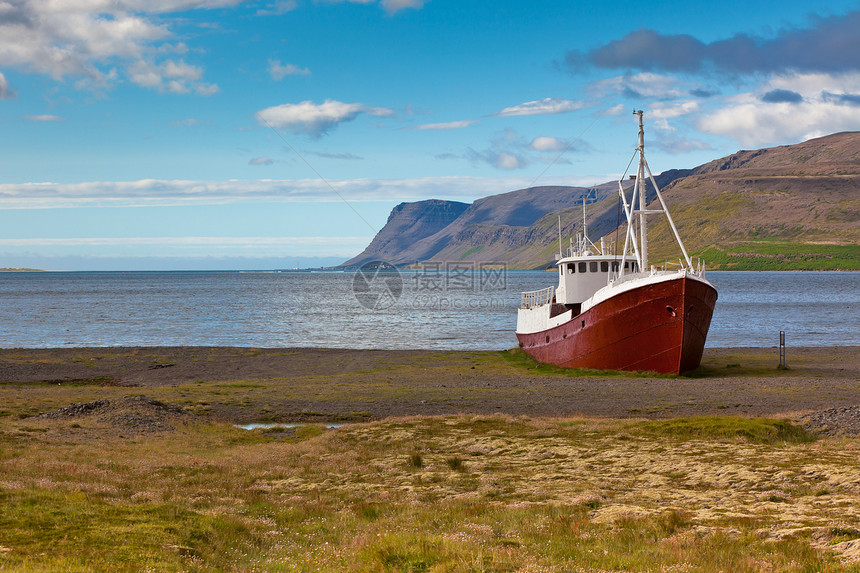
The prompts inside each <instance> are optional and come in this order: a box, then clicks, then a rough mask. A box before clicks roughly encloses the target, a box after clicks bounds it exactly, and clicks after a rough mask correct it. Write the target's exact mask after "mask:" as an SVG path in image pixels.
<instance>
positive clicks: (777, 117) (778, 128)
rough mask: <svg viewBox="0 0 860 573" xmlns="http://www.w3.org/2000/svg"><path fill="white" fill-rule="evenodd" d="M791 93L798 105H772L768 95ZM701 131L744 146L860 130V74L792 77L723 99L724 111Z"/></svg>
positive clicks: (702, 123)
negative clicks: (766, 97) (775, 92)
mask: <svg viewBox="0 0 860 573" xmlns="http://www.w3.org/2000/svg"><path fill="white" fill-rule="evenodd" d="M780 89H785V90H791V91H792V92H795V93H798V94H800V95H802V96H803V97H802V100H801V101H798V102H778V103H768V102H766V101H763V99H762V98H763V96H764V94H767V93H770V92H772V91H773V90H780ZM698 127H699V129H701V130H702V131H705V132H708V133H713V134H717V135H724V136H727V137H730V138H732V139H734V140H736V141H737V142H739V143H740V144H741V145H743V146H746V147H762V146H767V145H777V144H784V143H786V142H798V141H805V140H807V139H811V138H813V137H820V136H823V135H828V134H830V133H834V132H840V131H850V130H860V74H844V75H838V76H829V75H826V74H790V75H784V76H778V77H774V78H772V79H770V80H769V81H768V82H766V83H764V84H762V85H761V86H759V87H758V89H757V90H756V91H753V92H748V93H744V94H740V95H737V96H732V97H729V98H726V99H725V100H724V107H722V108H721V109H718V110H716V111H714V112H711V113H708V114H706V115H704V116H703V117H702V118H701V119H700V120H699V121H698Z"/></svg>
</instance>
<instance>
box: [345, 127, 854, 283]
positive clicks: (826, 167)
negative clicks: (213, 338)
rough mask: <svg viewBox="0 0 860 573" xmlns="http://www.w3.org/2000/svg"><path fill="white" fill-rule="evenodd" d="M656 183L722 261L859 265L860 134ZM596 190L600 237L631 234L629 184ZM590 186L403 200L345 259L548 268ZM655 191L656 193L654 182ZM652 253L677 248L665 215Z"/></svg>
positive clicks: (694, 238) (593, 217) (595, 225)
mask: <svg viewBox="0 0 860 573" xmlns="http://www.w3.org/2000/svg"><path fill="white" fill-rule="evenodd" d="M655 180H656V181H657V184H658V186H659V187H660V189H661V191H662V192H663V194H664V198H665V199H666V201H667V203H668V204H669V208H670V211H671V212H672V215H673V218H674V220H675V222H676V225H677V226H678V228H679V232H680V234H681V236H682V238H683V240H684V243H685V245H686V246H687V249H688V251H690V252H691V253H692V254H704V255H705V257H706V259H707V260H710V261H711V262H712V263H713V265H715V266H718V267H721V268H759V267H760V266H762V265H763V266H764V268H774V267H773V265H774V264H776V263H778V264H779V265H782V266H777V267H775V268H795V267H796V268H810V267H809V265H812V267H815V265H816V264H818V265H823V268H855V267H856V268H858V269H860V249H858V248H857V246H858V244H860V133H858V132H846V133H837V134H834V135H830V136H826V137H822V138H817V139H812V140H809V141H806V142H803V143H800V144H796V145H787V146H780V147H774V148H767V149H759V150H743V151H738V152H737V153H734V154H732V155H730V156H727V157H723V158H720V159H716V160H714V161H711V162H709V163H706V164H704V165H700V166H699V167H696V168H694V169H671V170H667V171H664V172H662V173H661V174H660V175H658V176H656V177H655ZM631 184H632V182H629V181H628V182H625V185H628V186H629V185H631ZM595 187H596V189H597V193H596V202H595V203H594V204H593V205H589V206H588V209H587V213H588V215H587V220H586V224H587V226H588V233H589V236H590V237H591V238H592V240H599V238H600V237H602V236H606V237H607V238H608V240H611V239H612V238H613V237H615V236H618V238H619V241H623V238H624V234H623V231H624V224H623V220H624V216H623V214H622V213H621V212H620V210H619V207H618V199H617V198H618V193H617V189H618V182H617V181H612V182H608V183H603V184H601V185H597V186H595ZM588 190H589V188H583V187H561V186H552V187H550V186H544V187H532V188H528V189H520V190H517V191H511V192H508V193H502V194H499V195H492V196H489V197H484V198H482V199H478V200H477V201H475V202H474V203H472V204H471V205H469V204H466V203H460V202H456V201H441V200H429V201H419V202H415V203H401V204H400V205H398V206H397V207H395V208H394V209H393V210H392V212H391V215H390V216H389V219H388V222H387V223H386V225H385V227H383V229H382V230H381V231H380V232H379V233H378V234H377V236H376V237H375V238H374V239H373V241H372V242H371V243H370V245H368V247H367V248H366V249H365V250H364V251H363V252H362V253H361V254H360V255H358V256H357V257H355V258H353V259H351V260H349V261H347V262H346V263H344V265H360V264H362V263H364V262H367V261H370V260H375V259H381V260H385V261H387V262H390V263H393V264H397V265H406V264H412V263H416V262H422V261H438V262H443V261H469V262H505V263H507V264H508V266H509V268H542V267H545V266H547V265H550V264H552V262H553V260H554V258H555V254H556V253H557V252H558V246H559V241H558V235H559V225H558V221H559V217H561V235H562V243H563V244H566V243H567V242H568V241H569V239H570V238H572V237H574V236H575V235H576V233H577V232H579V231H580V230H581V229H582V197H583V196H584V195H585V194H586V193H588ZM648 191H649V192H648V196H649V201H650V200H651V199H653V198H654V197H655V193H654V191H653V188H652V186H651V185H650V184H649V185H648ZM619 224H620V226H619ZM823 245H829V246H827V247H825V246H823ZM852 247H853V248H852ZM649 250H650V252H651V254H652V262H656V261H658V260H659V259H660V258H662V257H666V258H676V257H677V255H676V251H677V248H676V247H675V246H674V242H673V239H672V237H671V234H670V233H669V231H668V228H667V227H666V224H665V223H663V222H658V221H656V220H655V223H654V225H653V227H652V229H649ZM846 257H847V258H846ZM810 261H812V262H811V263H810ZM750 265H752V266H750ZM756 265H758V266H756ZM768 265H770V266H768ZM804 265H806V266H804ZM815 268H817V267H815Z"/></svg>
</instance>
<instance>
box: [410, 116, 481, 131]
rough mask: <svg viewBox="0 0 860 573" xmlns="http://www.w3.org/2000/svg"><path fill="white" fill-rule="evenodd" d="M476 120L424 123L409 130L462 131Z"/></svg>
mask: <svg viewBox="0 0 860 573" xmlns="http://www.w3.org/2000/svg"><path fill="white" fill-rule="evenodd" d="M477 121H478V120H476V119H464V120H460V121H448V122H445V123H425V124H424V125H416V126H415V127H412V128H410V129H420V130H425V129H426V130H436V129H438V130H446V129H463V128H464V127H469V126H470V125H472V124H473V123H476V122H477Z"/></svg>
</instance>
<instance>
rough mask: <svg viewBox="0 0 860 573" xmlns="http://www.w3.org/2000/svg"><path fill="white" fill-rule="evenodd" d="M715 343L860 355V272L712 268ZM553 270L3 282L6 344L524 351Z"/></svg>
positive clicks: (109, 276) (4, 276) (5, 276)
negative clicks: (522, 324) (530, 305)
mask: <svg viewBox="0 0 860 573" xmlns="http://www.w3.org/2000/svg"><path fill="white" fill-rule="evenodd" d="M708 279H709V280H710V281H711V282H712V283H713V284H714V285H715V286H716V288H717V290H718V292H719V300H718V301H717V306H716V309H715V312H714V317H713V321H712V323H711V330H710V334H709V335H708V341H707V346H709V347H727V346H764V347H768V346H775V345H777V344H778V342H779V331H780V330H784V331H785V333H786V342H787V344H788V345H789V346H831V345H860V273H843V272H826V273H817V272H797V273H782V272H755V273H746V272H722V273H720V272H711V273H709V274H708ZM555 282H556V276H555V274H554V273H544V272H536V271H504V270H499V269H491V268H488V269H484V268H481V267H479V266H476V267H474V268H470V267H468V266H465V267H462V268H460V269H459V270H458V269H444V270H442V269H436V270H435V271H433V272H427V270H426V269H425V270H423V271H421V272H403V273H399V272H391V273H382V274H378V275H368V274H359V275H356V274H355V273H352V272H340V273H308V272H277V273H249V272H97V273H96V272H92V273H87V272H72V273H55V272H47V273H0V347H4V348H13V347H34V348H47V347H63V346H174V345H194V346H245V347H336V348H379V349H420V348H426V349H440V350H441V349H454V350H494V349H498V350H501V349H506V348H512V347H514V346H516V344H517V340H516V337H515V336H514V329H515V326H516V315H517V306H518V305H519V302H520V292H521V291H528V290H537V289H540V288H543V287H546V286H549V285H551V284H554V283H555Z"/></svg>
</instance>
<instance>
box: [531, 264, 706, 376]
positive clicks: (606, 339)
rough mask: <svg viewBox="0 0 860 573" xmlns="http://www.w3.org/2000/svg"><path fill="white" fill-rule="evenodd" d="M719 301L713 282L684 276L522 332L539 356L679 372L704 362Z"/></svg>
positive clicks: (571, 363) (575, 364)
mask: <svg viewBox="0 0 860 573" xmlns="http://www.w3.org/2000/svg"><path fill="white" fill-rule="evenodd" d="M716 302H717V291H716V290H714V288H713V287H711V286H710V285H708V284H707V283H703V282H701V281H698V280H695V279H691V278H689V277H686V276H685V277H682V278H677V279H673V280H669V281H664V282H659V283H655V284H650V285H645V286H641V287H638V288H635V289H631V290H629V291H626V292H622V293H619V294H617V295H615V296H613V297H611V298H609V299H607V300H605V301H603V302H601V303H599V304H597V305H595V306H594V307H592V308H590V309H588V310H587V311H585V312H583V313H582V314H579V315H577V316H574V317H573V318H572V319H571V320H570V321H568V322H566V323H564V324H562V325H559V326H556V327H554V328H551V329H549V330H544V331H541V332H535V333H531V334H520V333H517V338H518V339H519V341H520V346H522V348H523V350H525V351H526V352H527V353H529V354H530V355H532V356H533V357H534V358H535V359H536V360H538V361H539V362H546V363H549V364H557V365H558V366H565V367H569V368H595V369H600V370H650V371H654V372H661V373H666V374H669V373H675V374H680V373H682V372H686V371H688V370H693V369H695V368H697V367H698V366H699V363H700V362H701V360H702V352H703V351H704V349H705V338H706V337H707V335H708V328H709V327H710V325H711V316H712V315H713V312H714V304H715V303H716Z"/></svg>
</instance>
